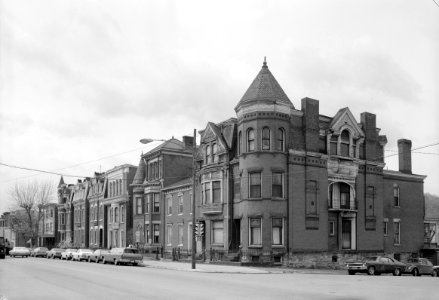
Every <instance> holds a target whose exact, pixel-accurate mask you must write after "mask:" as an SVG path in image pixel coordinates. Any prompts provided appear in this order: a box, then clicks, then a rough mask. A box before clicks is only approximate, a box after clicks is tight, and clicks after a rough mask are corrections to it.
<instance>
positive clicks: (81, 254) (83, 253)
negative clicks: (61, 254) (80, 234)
mask: <svg viewBox="0 0 439 300" xmlns="http://www.w3.org/2000/svg"><path fill="white" fill-rule="evenodd" d="M91 254H93V251H92V250H90V249H79V250H78V251H76V252H73V253H72V260H77V261H82V260H88V256H89V255H91Z"/></svg>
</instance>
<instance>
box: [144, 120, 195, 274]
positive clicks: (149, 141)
mask: <svg viewBox="0 0 439 300" xmlns="http://www.w3.org/2000/svg"><path fill="white" fill-rule="evenodd" d="M155 141H162V142H163V141H165V140H159V139H149V138H144V139H141V140H140V142H141V143H142V144H148V143H151V142H155ZM196 146H197V130H196V129H194V141H193V150H192V199H191V201H192V235H191V236H192V241H191V243H192V247H191V248H192V269H195V251H196V247H197V243H196V237H195V221H196V218H195V177H196V170H195V150H196ZM143 217H144V218H145V214H144V215H143ZM143 226H144V228H145V224H143ZM144 235H145V234H144ZM144 239H145V237H144Z"/></svg>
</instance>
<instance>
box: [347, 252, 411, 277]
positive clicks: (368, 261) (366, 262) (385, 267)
mask: <svg viewBox="0 0 439 300" xmlns="http://www.w3.org/2000/svg"><path fill="white" fill-rule="evenodd" d="M346 267H347V270H348V273H349V275H354V274H355V273H367V274H369V275H380V274H381V273H392V274H393V275H394V276H401V274H402V272H404V270H405V269H406V265H405V264H403V263H402V262H399V261H397V260H396V259H394V258H392V257H387V256H369V257H365V258H363V259H362V260H361V261H359V262H352V263H347V264H346Z"/></svg>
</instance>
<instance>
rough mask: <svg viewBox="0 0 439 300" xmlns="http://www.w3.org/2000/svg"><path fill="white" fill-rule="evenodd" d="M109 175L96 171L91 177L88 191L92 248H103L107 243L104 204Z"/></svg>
mask: <svg viewBox="0 0 439 300" xmlns="http://www.w3.org/2000/svg"><path fill="white" fill-rule="evenodd" d="M107 182H108V180H107V177H106V176H105V174H104V173H96V172H95V175H94V177H92V178H91V179H90V191H89V193H88V203H89V205H90V210H89V212H90V213H89V215H88V218H89V225H90V227H89V246H90V248H102V247H103V246H104V245H106V243H105V237H106V235H105V234H104V227H105V222H104V204H103V200H104V198H105V197H106V191H107Z"/></svg>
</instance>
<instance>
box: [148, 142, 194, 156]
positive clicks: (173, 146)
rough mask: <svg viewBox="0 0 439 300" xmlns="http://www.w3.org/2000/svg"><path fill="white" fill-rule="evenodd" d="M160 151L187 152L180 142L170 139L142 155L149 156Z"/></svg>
mask: <svg viewBox="0 0 439 300" xmlns="http://www.w3.org/2000/svg"><path fill="white" fill-rule="evenodd" d="M160 150H188V149H186V147H185V145H184V143H183V142H182V141H179V140H177V139H175V138H172V139H169V140H167V141H165V142H163V143H161V144H160V145H159V146H157V147H155V148H154V149H152V150H150V151H148V152H147V153H145V154H144V155H149V154H152V153H154V152H157V151H160ZM189 152H192V151H189Z"/></svg>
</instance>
